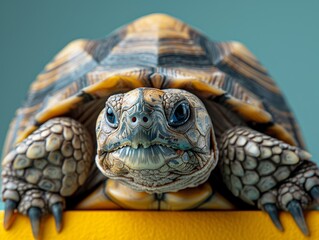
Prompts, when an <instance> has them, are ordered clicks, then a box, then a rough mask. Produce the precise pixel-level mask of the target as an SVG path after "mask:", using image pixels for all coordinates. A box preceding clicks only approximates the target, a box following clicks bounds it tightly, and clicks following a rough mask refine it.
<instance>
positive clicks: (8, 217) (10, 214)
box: [3, 199, 18, 230]
mask: <svg viewBox="0 0 319 240" xmlns="http://www.w3.org/2000/svg"><path fill="white" fill-rule="evenodd" d="M17 206H18V203H17V202H16V201H13V200H11V199H7V200H6V201H5V207H4V209H5V210H4V220H3V227H4V229H6V230H8V229H9V228H10V227H11V225H12V223H13V222H14V220H15V217H14V210H15V209H16V208H17Z"/></svg>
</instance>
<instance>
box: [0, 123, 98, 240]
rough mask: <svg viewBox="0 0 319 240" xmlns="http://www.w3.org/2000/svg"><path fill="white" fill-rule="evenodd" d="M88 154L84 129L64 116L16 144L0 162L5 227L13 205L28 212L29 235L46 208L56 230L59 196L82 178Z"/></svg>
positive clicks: (59, 215) (89, 142) (90, 150)
mask: <svg viewBox="0 0 319 240" xmlns="http://www.w3.org/2000/svg"><path fill="white" fill-rule="evenodd" d="M92 153H93V144H92V140H91V137H90V135H89V133H88V132H87V130H86V129H85V128H84V126H83V125H82V124H80V123H79V122H77V121H75V120H73V119H70V118H54V119H51V120H49V121H48V122H46V123H45V124H43V125H42V126H40V128H39V129H38V130H36V131H35V132H33V133H32V134H31V135H30V136H28V137H27V138H26V139H25V140H24V141H23V142H21V143H19V144H18V145H17V146H16V147H15V149H13V150H12V151H11V152H10V153H9V154H8V155H7V156H6V157H5V159H4V160H3V163H2V165H3V170H2V179H3V183H2V200H3V202H5V217H4V227H5V228H6V229H8V228H9V227H10V225H11V224H12V222H13V219H14V217H13V215H14V211H15V210H17V211H18V212H19V213H22V214H24V215H28V216H29V218H30V221H31V225H32V232H33V235H34V236H35V238H37V237H38V235H39V228H40V220H41V217H42V216H43V215H45V214H48V213H52V214H53V215H54V218H55V221H56V228H57V231H60V230H61V228H62V210H63V209H64V207H65V200H64V197H67V196H71V195H72V194H73V193H74V192H75V191H76V190H77V189H78V188H79V187H80V186H81V185H82V184H83V183H84V181H85V180H86V178H87V176H88V173H89V170H90V165H91V163H92Z"/></svg>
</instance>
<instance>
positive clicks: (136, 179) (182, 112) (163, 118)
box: [96, 88, 218, 193]
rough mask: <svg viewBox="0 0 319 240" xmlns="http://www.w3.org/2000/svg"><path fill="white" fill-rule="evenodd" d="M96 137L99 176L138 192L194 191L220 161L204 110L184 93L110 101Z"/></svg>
mask: <svg viewBox="0 0 319 240" xmlns="http://www.w3.org/2000/svg"><path fill="white" fill-rule="evenodd" d="M96 134H97V143H98V151H97V156H96V163H97V166H98V167H99V169H100V170H101V172H102V173H103V174H104V175H105V176H107V177H108V178H112V179H116V180H119V181H121V182H122V183H123V184H125V185H127V186H129V187H130V188H132V189H134V190H136V191H144V192H148V193H162V192H176V191H178V190H181V189H184V188H188V187H195V186H197V185H199V184H201V183H203V182H205V181H206V180H207V179H208V177H209V175H210V173H211V171H212V170H213V168H214V167H215V166H216V164H217V161H218V159H217V158H218V152H217V146H216V140H215V136H214V131H213V126H212V123H211V120H210V117H209V115H208V113H207V110H206V109H205V107H204V105H203V103H202V102H201V101H200V100H199V99H198V98H197V97H196V96H194V95H193V94H191V93H189V92H186V91H184V90H179V89H167V90H159V89H153V88H138V89H135V90H132V91H130V92H127V93H125V94H118V95H113V96H111V97H110V98H109V99H108V100H107V102H106V107H105V108H104V109H103V110H102V112H101V113H100V115H99V117H98V120H97V127H96Z"/></svg>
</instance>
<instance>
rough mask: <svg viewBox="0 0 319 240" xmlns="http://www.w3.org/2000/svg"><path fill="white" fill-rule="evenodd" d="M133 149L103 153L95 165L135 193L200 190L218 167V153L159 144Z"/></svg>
mask: <svg viewBox="0 0 319 240" xmlns="http://www.w3.org/2000/svg"><path fill="white" fill-rule="evenodd" d="M133 145H134V144H126V145H124V144H123V145H121V146H118V147H116V148H113V149H112V150H111V151H103V150H100V151H99V154H98V156H97V158H96V162H97V166H98V167H99V169H100V170H101V171H102V173H103V174H104V175H106V176H107V177H109V178H112V179H116V180H119V181H121V182H122V183H123V184H125V185H127V186H129V187H131V188H132V189H134V190H136V191H145V192H149V193H154V192H156V193H161V192H174V191H178V190H180V189H183V188H185V187H192V186H197V185H198V184H200V183H203V182H204V181H206V180H207V178H208V176H209V173H210V172H211V170H212V169H213V168H214V167H215V165H216V162H215V161H214V160H215V157H216V155H215V154H214V152H215V151H214V150H216V149H211V152H209V153H208V152H197V151H194V150H193V149H185V150H184V149H178V148H175V147H171V145H170V146H167V145H165V144H157V143H153V144H137V145H134V146H133Z"/></svg>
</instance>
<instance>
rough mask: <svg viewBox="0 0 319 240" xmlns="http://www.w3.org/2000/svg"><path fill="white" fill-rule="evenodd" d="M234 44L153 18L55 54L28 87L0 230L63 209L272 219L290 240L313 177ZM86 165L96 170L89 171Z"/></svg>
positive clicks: (9, 148)
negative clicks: (250, 214) (287, 225)
mask: <svg viewBox="0 0 319 240" xmlns="http://www.w3.org/2000/svg"><path fill="white" fill-rule="evenodd" d="M303 149H305V145H304V143H303V140H302V137H301V133H300V131H299V128H298V125H297V123H296V120H295V118H294V115H293V113H292V112H291V110H290V108H289V107H288V105H287V103H286V101H285V99H284V97H283V95H282V93H281V91H280V90H279V89H278V87H277V86H276V84H275V83H274V81H273V80H272V78H271V77H270V76H269V74H268V72H267V71H266V69H265V68H264V67H263V66H262V65H261V64H260V63H259V61H258V60H257V59H256V57H255V56H254V55H253V54H252V53H251V52H250V51H249V50H248V49H247V48H245V46H244V45H242V44H241V43H238V42H215V41H211V40H209V39H208V38H207V37H206V36H204V35H203V34H202V33H200V32H199V31H197V30H195V29H193V28H191V27H189V26H188V25H186V24H185V23H183V22H181V21H180V20H177V19H175V18H173V17H170V16H168V15H164V14H152V15H148V16H145V17H142V18H140V19H138V20H136V21H134V22H133V23H130V24H128V25H127V26H124V27H122V28H120V29H119V30H117V31H115V32H113V33H112V34H110V35H109V36H108V37H106V38H104V39H99V40H76V41H73V42H71V43H70V44H69V45H67V46H66V47H65V48H64V49H63V50H62V51H61V52H60V53H59V54H58V55H57V56H56V57H55V58H54V59H53V61H52V62H50V63H49V64H48V65H47V66H46V67H45V69H44V71H43V72H42V73H40V75H39V76H38V77H37V79H36V80H35V81H34V83H33V84H32V85H31V87H30V90H29V93H28V95H27V98H26V101H25V103H24V105H23V106H22V107H21V108H19V109H18V110H17V113H16V116H15V118H14V120H13V121H12V123H11V125H10V129H9V132H8V135H7V138H6V143H5V147H4V155H5V157H4V159H3V162H2V168H3V170H2V200H3V201H4V202H5V216H4V227H5V228H6V229H8V228H9V227H10V226H11V224H12V222H13V219H14V217H13V215H14V214H15V212H19V213H21V214H25V215H28V216H29V218H30V222H31V225H32V232H33V235H34V237H35V238H37V237H38V236H39V230H40V229H39V228H40V227H39V226H40V221H41V218H42V216H44V215H46V214H53V216H54V218H55V221H56V229H57V231H61V229H62V211H63V210H65V209H142V210H190V209H207V210H208V209H261V210H263V211H265V212H266V213H268V214H269V216H270V218H271V220H272V221H273V222H274V224H275V226H276V227H277V228H278V229H279V230H281V231H282V230H283V227H282V225H281V222H280V220H279V217H278V210H285V211H289V212H290V213H291V214H292V216H293V218H294V219H295V221H296V223H297V225H298V226H299V228H300V229H301V231H302V232H303V233H304V234H306V235H308V234H309V231H308V228H307V225H306V222H305V219H304V217H303V214H302V210H303V209H306V208H308V207H309V206H310V205H311V204H313V203H314V202H315V201H317V200H318V199H319V169H318V167H317V165H316V164H315V163H314V162H312V161H311V160H310V159H311V155H310V154H309V153H308V152H306V151H305V150H303ZM94 161H95V164H94Z"/></svg>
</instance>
